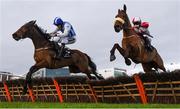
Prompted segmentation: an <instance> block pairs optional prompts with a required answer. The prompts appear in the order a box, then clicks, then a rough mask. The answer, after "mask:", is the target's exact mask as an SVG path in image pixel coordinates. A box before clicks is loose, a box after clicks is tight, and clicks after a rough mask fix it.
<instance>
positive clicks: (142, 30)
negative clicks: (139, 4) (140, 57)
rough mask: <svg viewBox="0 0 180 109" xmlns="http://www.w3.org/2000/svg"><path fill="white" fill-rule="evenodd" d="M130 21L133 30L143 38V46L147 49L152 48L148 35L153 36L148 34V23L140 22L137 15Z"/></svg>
mask: <svg viewBox="0 0 180 109" xmlns="http://www.w3.org/2000/svg"><path fill="white" fill-rule="evenodd" d="M132 22H133V24H134V26H133V30H134V31H135V32H136V33H137V34H138V35H139V36H140V37H141V38H142V39H143V40H144V42H145V47H146V48H147V49H149V50H152V46H151V39H150V38H149V37H151V38H153V36H151V35H150V32H149V30H148V27H149V23H148V22H141V19H140V18H139V17H135V18H133V20H132Z"/></svg>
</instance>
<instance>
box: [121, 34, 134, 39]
mask: <svg viewBox="0 0 180 109" xmlns="http://www.w3.org/2000/svg"><path fill="white" fill-rule="evenodd" d="M132 37H137V36H136V35H131V36H128V37H123V39H128V38H132Z"/></svg>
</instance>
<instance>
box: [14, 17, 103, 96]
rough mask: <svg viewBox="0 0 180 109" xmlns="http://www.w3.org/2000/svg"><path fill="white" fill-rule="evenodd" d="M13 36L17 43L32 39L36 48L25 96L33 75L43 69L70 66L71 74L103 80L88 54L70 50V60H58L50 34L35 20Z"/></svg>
mask: <svg viewBox="0 0 180 109" xmlns="http://www.w3.org/2000/svg"><path fill="white" fill-rule="evenodd" d="M12 36H13V38H14V39H15V40H16V41H18V40H20V39H25V38H30V39H31V40H32V42H33V44H34V48H35V53H34V60H35V62H36V63H35V64H34V65H33V66H31V68H30V69H29V72H28V73H27V75H26V80H25V83H24V86H23V87H24V88H23V93H24V94H25V93H26V92H27V86H29V87H32V83H31V82H32V81H31V76H32V74H33V73H34V72H36V71H37V70H39V69H41V68H49V69H56V68H61V67H65V66H68V67H69V71H70V72H71V73H79V72H82V73H85V74H87V76H88V78H89V79H92V77H91V75H90V74H94V75H95V76H96V77H97V78H98V79H103V77H102V76H101V75H99V74H98V73H97V72H96V64H95V63H94V62H93V61H92V60H91V58H90V57H89V56H88V55H87V54H85V53H83V52H81V51H79V50H70V52H71V56H70V57H69V58H62V59H56V58H55V55H56V51H55V49H54V46H53V43H52V42H51V41H49V39H48V37H47V36H48V34H45V33H43V32H42V31H41V29H40V28H39V27H38V26H37V24H36V21H34V20H32V21H30V22H28V23H26V24H24V25H23V26H22V27H20V28H19V29H18V30H17V31H16V32H15V33H13V34H12Z"/></svg>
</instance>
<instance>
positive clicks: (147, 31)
mask: <svg viewBox="0 0 180 109" xmlns="http://www.w3.org/2000/svg"><path fill="white" fill-rule="evenodd" d="M139 31H140V33H143V34H144V35H147V36H149V37H151V38H153V36H151V35H150V32H149V30H148V28H142V27H141V28H140V29H139Z"/></svg>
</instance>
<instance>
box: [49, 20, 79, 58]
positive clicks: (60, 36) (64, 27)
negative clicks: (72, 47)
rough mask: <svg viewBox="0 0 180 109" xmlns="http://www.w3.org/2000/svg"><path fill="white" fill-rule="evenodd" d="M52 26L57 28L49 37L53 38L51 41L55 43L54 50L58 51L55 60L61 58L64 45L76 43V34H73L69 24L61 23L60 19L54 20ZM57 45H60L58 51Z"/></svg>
mask: <svg viewBox="0 0 180 109" xmlns="http://www.w3.org/2000/svg"><path fill="white" fill-rule="evenodd" d="M54 25H55V26H57V28H56V30H54V31H53V32H52V33H50V36H51V37H54V39H53V41H54V42H55V48H56V49H57V51H58V55H57V58H61V57H62V52H63V50H64V48H65V45H66V44H73V43H75V42H76V38H75V36H76V33H75V32H74V29H73V27H72V25H71V24H70V23H69V22H65V21H63V20H62V19H61V18H60V17H56V18H55V19H54ZM59 32H60V33H59ZM58 43H61V48H60V50H59V49H58V47H59V45H58Z"/></svg>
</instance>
